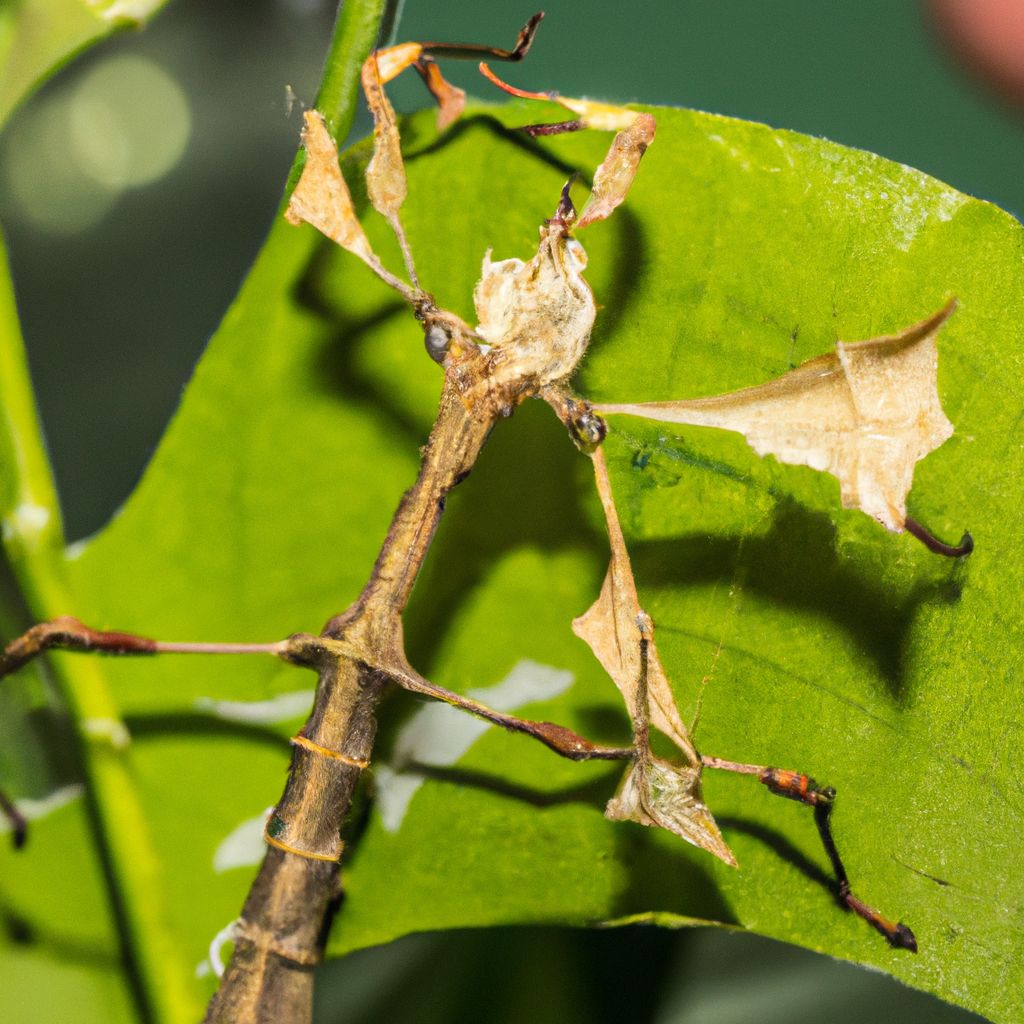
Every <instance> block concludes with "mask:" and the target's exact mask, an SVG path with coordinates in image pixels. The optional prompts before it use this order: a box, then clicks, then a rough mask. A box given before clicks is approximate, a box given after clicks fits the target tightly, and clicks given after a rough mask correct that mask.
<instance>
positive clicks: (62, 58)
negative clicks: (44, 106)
mask: <svg viewBox="0 0 1024 1024" xmlns="http://www.w3.org/2000/svg"><path fill="white" fill-rule="evenodd" d="M166 2H167V0H130V2H123V0H5V2H4V4H3V7H2V8H0V124H2V123H3V122H4V121H6V120H7V118H8V116H9V115H10V113H11V111H12V110H14V108H15V107H16V106H17V105H18V104H19V103H20V102H21V101H22V100H23V99H24V98H25V97H26V96H27V95H28V94H29V93H30V92H31V91H32V90H33V89H35V88H36V87H37V86H39V85H40V84H41V83H42V82H43V81H44V80H45V79H46V78H47V77H48V76H49V75H51V74H53V72H54V71H56V70H57V69H58V68H60V67H61V66H62V65H63V64H65V63H66V62H67V61H68V60H70V59H71V58H72V57H73V56H74V55H75V54H76V53H79V52H80V51H82V50H84V49H85V48H86V47H88V46H91V45H92V44H93V43H97V42H99V41H100V40H101V39H105V38H106V37H107V36H109V35H110V34H111V33H113V32H117V31H119V30H122V29H125V28H137V27H138V26H140V25H142V24H143V23H144V22H146V21H147V20H148V19H149V18H151V17H152V16H153V15H154V14H155V13H156V12H157V11H158V10H159V9H160V8H161V7H162V6H163V5H164V4H165V3H166Z"/></svg>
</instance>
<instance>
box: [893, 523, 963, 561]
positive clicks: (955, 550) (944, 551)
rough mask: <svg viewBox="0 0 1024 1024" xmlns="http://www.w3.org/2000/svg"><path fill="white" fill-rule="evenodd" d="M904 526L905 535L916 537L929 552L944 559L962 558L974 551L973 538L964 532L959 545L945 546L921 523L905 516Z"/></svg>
mask: <svg viewBox="0 0 1024 1024" xmlns="http://www.w3.org/2000/svg"><path fill="white" fill-rule="evenodd" d="M904 525H905V526H906V528H907V533H909V534H911V536H913V537H916V538H917V539H918V540H919V541H920V542H921V543H922V544H923V545H924V546H925V547H926V548H927V549H928V550H929V551H931V552H933V553H934V554H936V555H945V556H946V558H962V557H964V556H965V555H969V554H970V553H971V552H972V551H973V550H974V538H973V537H972V536H971V535H970V534H969V533H968V532H967V531H966V530H965V531H964V535H963V536H962V537H961V538H960V543H959V544H945V543H943V542H942V541H941V540H939V538H938V537H936V536H935V534H934V533H932V531H931V530H929V529H928V527H927V526H925V525H924V524H923V523H919V522H918V521H917V520H916V519H913V518H911V517H910V516H907V518H906V520H905V522H904Z"/></svg>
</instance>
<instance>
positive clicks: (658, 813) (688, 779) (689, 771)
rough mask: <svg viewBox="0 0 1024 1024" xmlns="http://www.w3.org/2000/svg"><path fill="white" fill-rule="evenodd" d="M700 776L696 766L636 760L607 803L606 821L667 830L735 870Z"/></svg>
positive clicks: (731, 856)
mask: <svg viewBox="0 0 1024 1024" xmlns="http://www.w3.org/2000/svg"><path fill="white" fill-rule="evenodd" d="M700 775H701V773H700V767H699V766H698V767H690V766H689V765H679V764H673V763H672V762H670V761H665V760H663V759H662V758H660V757H653V756H647V757H638V758H637V760H636V761H634V762H633V764H632V765H630V767H629V770H628V771H627V772H626V774H625V775H624V776H623V779H622V782H621V784H620V785H619V789H618V792H617V793H616V794H615V796H613V797H612V799H611V800H609V801H608V806H607V807H606V808H605V812H604V814H605V817H606V818H608V819H609V820H611V821H635V822H638V823H639V824H641V825H648V826H654V827H657V828H663V829H666V830H668V831H669V832H673V833H675V834H676V835H677V836H680V837H681V838H682V839H685V840H686V841H687V842H688V843H692V844H693V845H694V846H697V847H699V848H700V849H702V850H707V851H708V853H712V854H714V855H715V856H716V857H718V859H719V860H722V861H724V862H725V863H726V864H728V865H729V866H730V867H736V858H735V857H734V856H733V852H732V850H730V849H729V847H728V846H727V845H726V843H725V840H724V839H723V838H722V834H721V833H720V832H719V831H718V825H717V824H716V823H715V819H714V818H713V817H712V815H711V812H710V811H709V810H708V808H707V805H706V804H705V803H704V797H703V794H702V792H701V785H700Z"/></svg>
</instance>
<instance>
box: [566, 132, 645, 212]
mask: <svg viewBox="0 0 1024 1024" xmlns="http://www.w3.org/2000/svg"><path fill="white" fill-rule="evenodd" d="M656 128H657V124H656V122H655V120H654V118H653V117H652V116H651V115H650V114H637V115H636V117H635V119H634V120H633V122H632V124H630V125H629V126H628V127H626V128H623V129H622V131H620V132H619V133H618V134H617V135H616V136H615V138H614V139H613V140H612V144H611V148H610V149H609V150H608V154H607V155H606V156H605V158H604V160H603V161H602V162H601V166H600V167H598V169H597V171H596V172H595V173H594V187H593V189H592V190H591V193H590V198H589V199H588V200H587V205H586V206H584V207H583V212H582V213H581V214H580V219H579V222H578V223H577V225H576V227H577V229H579V228H584V227H586V226H587V225H588V224H592V223H593V222H594V221H595V220H604V219H605V217H607V216H609V214H611V212H612V211H613V210H614V209H615V207H617V206H618V205H619V204H620V203H621V202H622V201H623V200H624V199H625V198H626V193H627V192H629V187H630V185H632V184H633V179H634V178H635V177H636V171H637V168H638V167H639V166H640V159H641V157H642V156H643V155H644V153H646V152H647V147H648V146H649V145H650V144H651V143H652V142H653V141H654V132H655V130H656Z"/></svg>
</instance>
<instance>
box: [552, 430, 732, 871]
mask: <svg viewBox="0 0 1024 1024" xmlns="http://www.w3.org/2000/svg"><path fill="white" fill-rule="evenodd" d="M591 458H592V459H593V462H594V475H595V478H596V480H597V489H598V494H599V495H600V497H601V504H602V506H603V508H604V514H605V521H606V523H607V526H608V539H609V543H610V546H611V552H612V557H611V563H610V565H609V566H608V573H607V575H606V576H605V579H604V584H603V586H602V587H601V594H600V596H599V597H598V599H597V601H595V602H594V604H593V605H591V607H590V608H589V609H588V610H587V611H586V612H585V613H584V614H583V615H581V616H580V617H579V618H577V619H575V620H574V621H573V624H572V628H573V632H574V633H575V634H576V635H577V636H578V637H580V639H581V640H584V641H586V643H587V644H589V646H590V649H591V650H592V651H593V652H594V655H595V656H596V657H597V660H598V661H599V662H600V663H601V665H602V666H603V667H604V669H605V671H606V672H607V673H608V674H609V675H610V676H611V677H612V679H613V681H614V682H615V685H616V686H617V687H618V688H619V692H620V693H621V694H622V696H623V698H624V699H625V701H626V708H627V710H628V711H629V715H630V718H631V719H632V721H633V730H634V737H635V743H636V751H635V755H634V760H633V763H632V765H631V766H630V768H629V771H628V772H627V773H626V777H625V778H624V780H623V783H622V785H621V786H620V788H619V792H618V793H617V794H616V796H615V797H614V798H613V799H612V800H611V802H610V803H609V804H608V807H607V810H606V812H605V813H606V815H607V816H608V817H609V818H612V819H615V820H620V819H629V820H631V821H637V822H639V823H640V824H642V825H658V826H660V827H661V828H665V829H668V830H669V831H671V832H674V833H675V834H676V835H678V836H681V837H682V838H683V839H685V840H687V842H690V843H693V845H694V846H699V847H701V848H702V849H705V850H707V851H708V852H710V853H713V854H714V855H715V856H716V857H719V858H720V859H721V860H723V861H725V862H726V863H727V864H735V863H736V861H735V859H734V857H733V855H732V852H731V851H730V850H729V848H728V846H726V844H725V841H724V840H723V839H722V836H721V833H720V832H719V831H718V826H717V825H716V824H715V821H714V818H713V817H712V816H711V812H710V811H709V810H708V809H707V807H706V806H705V804H704V799H703V795H702V793H701V786H700V778H701V762H700V758H699V757H698V755H697V751H696V750H695V749H694V746H693V743H692V741H691V740H690V736H689V733H688V732H687V729H686V726H685V725H683V721H682V719H681V718H680V715H679V709H678V708H677V707H676V703H675V698H674V697H673V695H672V688H671V686H670V685H669V682H668V678H667V676H666V675H665V670H664V668H663V667H662V664H661V659H660V658H659V657H658V650H657V647H656V646H655V643H654V630H653V625H652V624H651V620H650V618H649V616H648V615H647V613H646V612H644V611H643V609H641V607H640V600H639V597H638V596H637V592H636V583H635V582H634V579H633V569H632V566H631V565H630V561H629V553H628V552H627V550H626V542H625V539H624V537H623V536H622V528H621V526H620V524H619V518H618V514H617V513H616V510H615V504H614V501H613V498H612V493H611V485H610V483H609V481H608V469H607V466H606V464H605V461H604V454H603V453H602V451H601V449H600V448H598V449H597V451H595V452H594V454H593V455H592V456H591ZM651 724H653V725H654V726H655V728H657V729H658V730H660V731H661V732H663V733H664V734H665V735H666V736H667V737H668V738H669V739H670V740H672V742H673V743H674V744H675V745H676V746H677V747H678V748H679V750H680V752H681V753H682V755H683V763H682V764H673V763H671V762H669V761H665V760H663V759H661V758H657V757H655V756H654V755H653V754H652V753H651V749H650V743H649V737H648V729H649V725H651Z"/></svg>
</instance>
